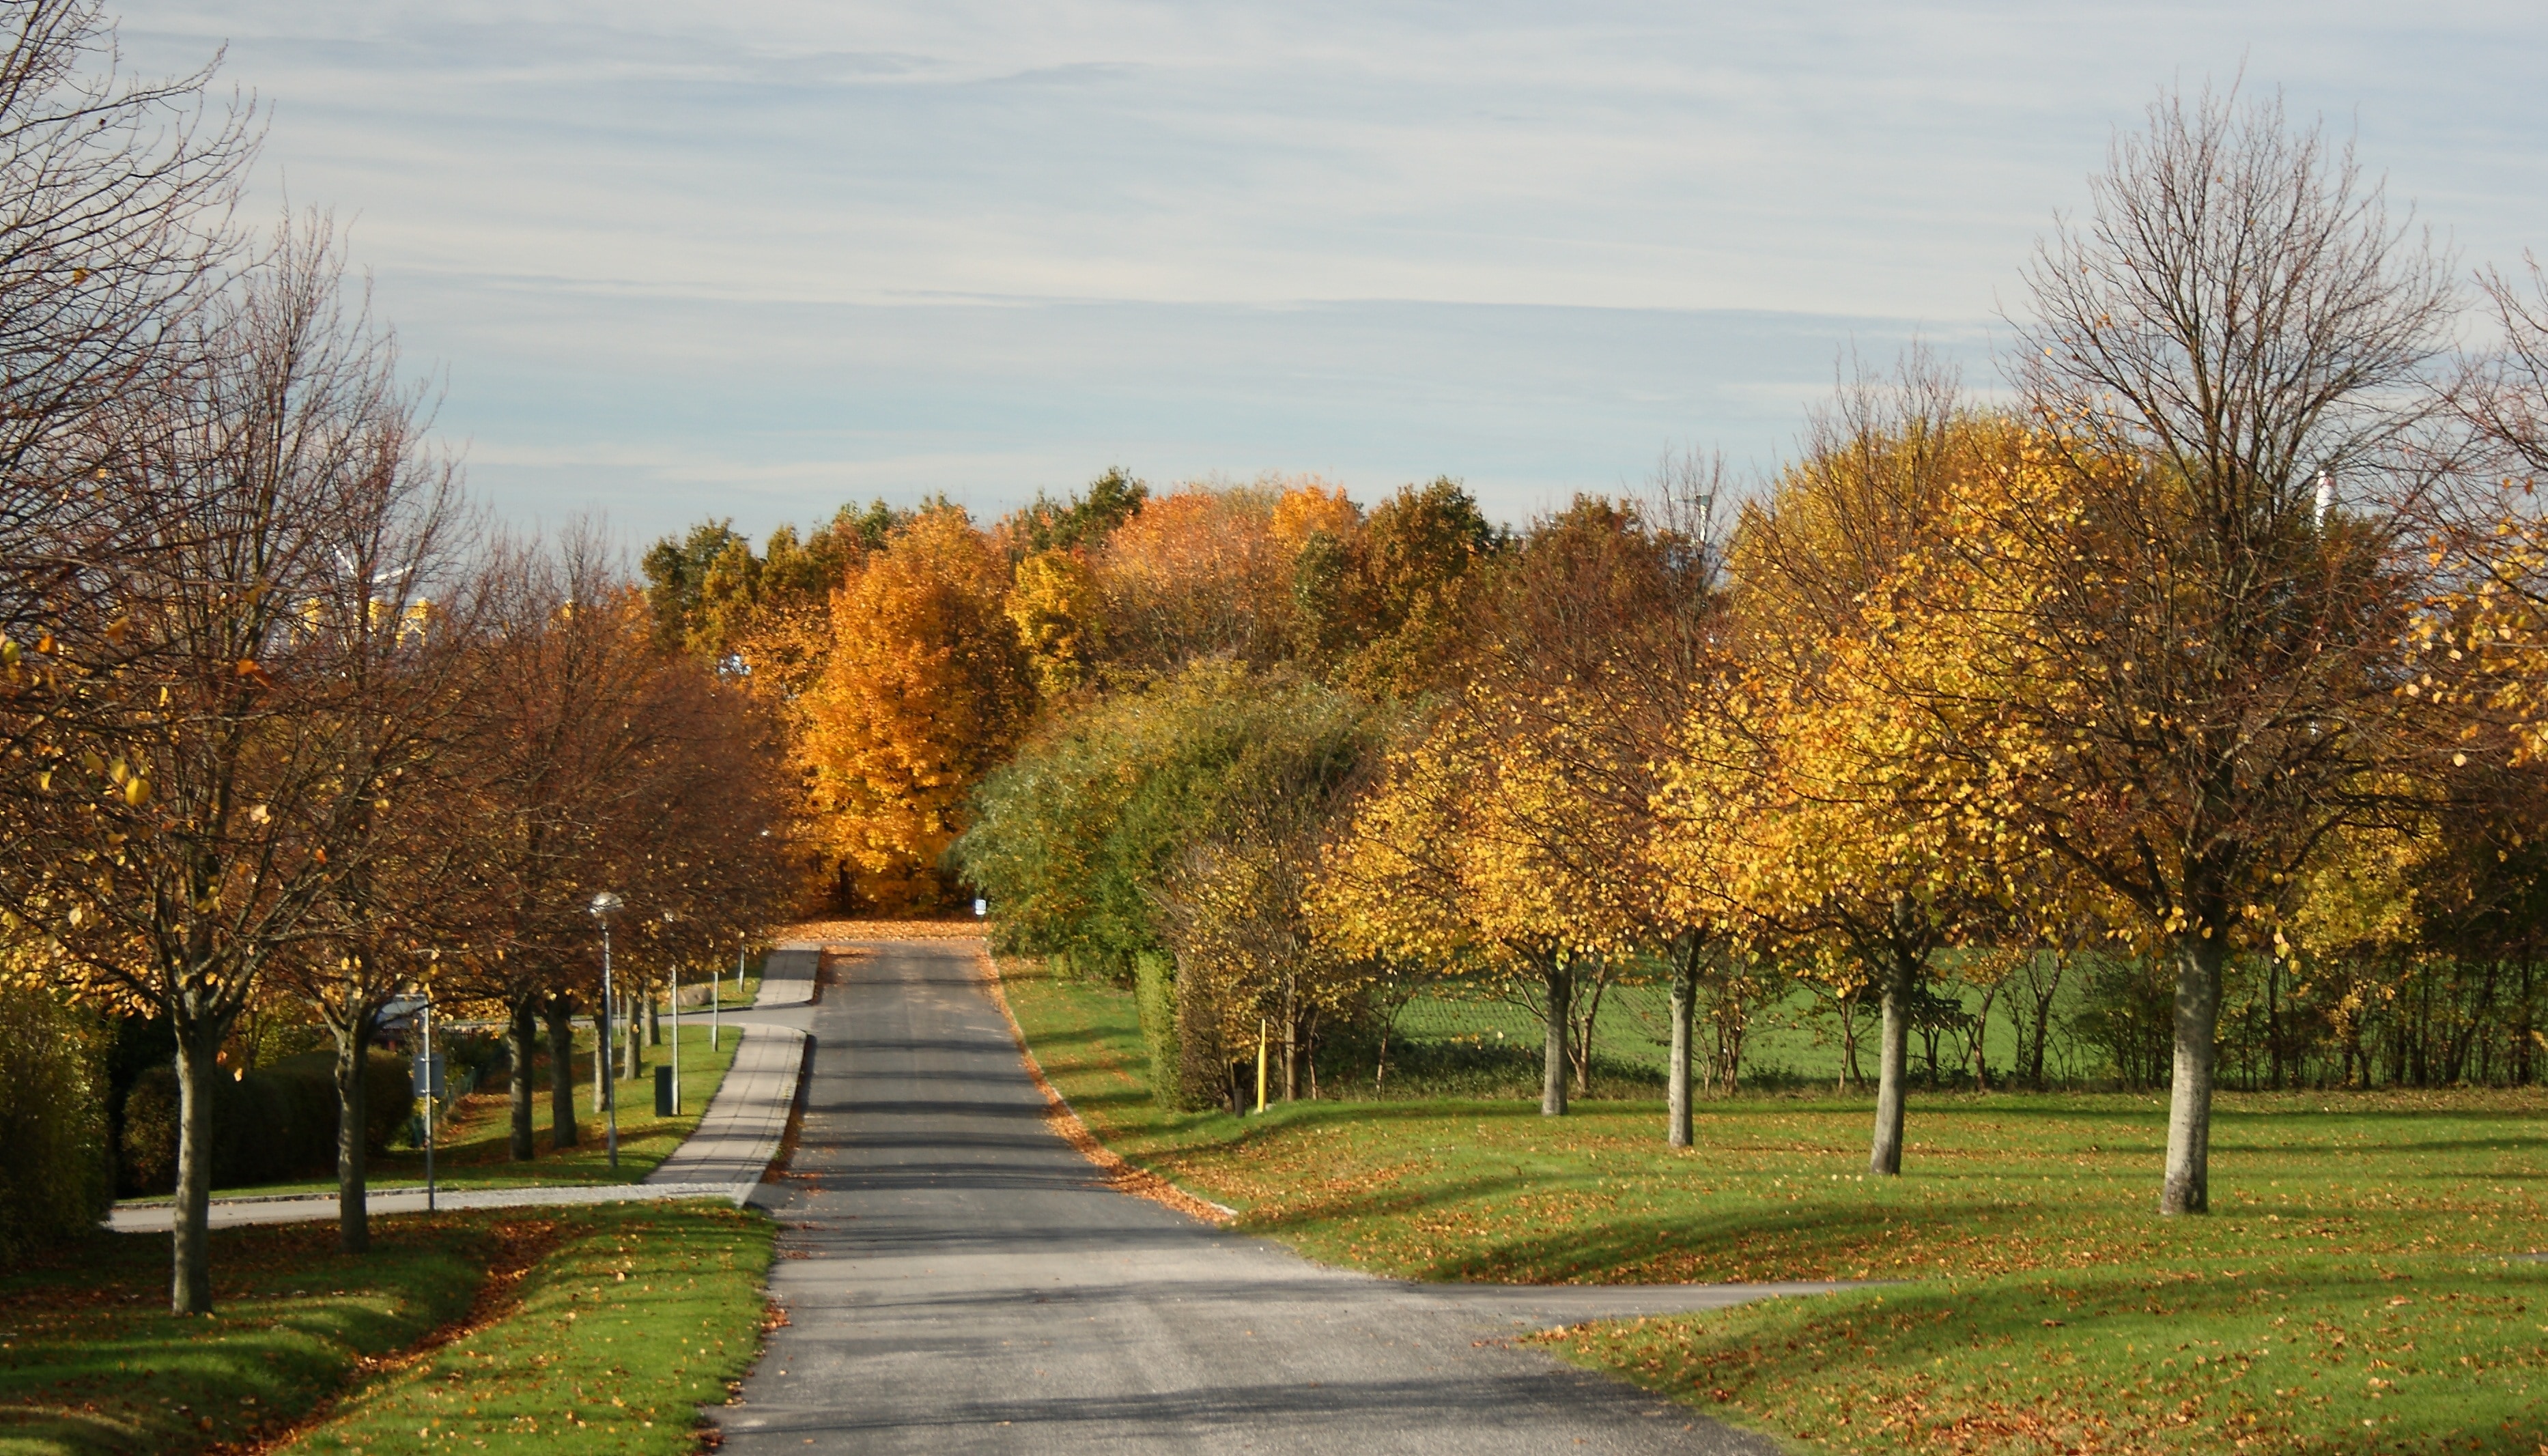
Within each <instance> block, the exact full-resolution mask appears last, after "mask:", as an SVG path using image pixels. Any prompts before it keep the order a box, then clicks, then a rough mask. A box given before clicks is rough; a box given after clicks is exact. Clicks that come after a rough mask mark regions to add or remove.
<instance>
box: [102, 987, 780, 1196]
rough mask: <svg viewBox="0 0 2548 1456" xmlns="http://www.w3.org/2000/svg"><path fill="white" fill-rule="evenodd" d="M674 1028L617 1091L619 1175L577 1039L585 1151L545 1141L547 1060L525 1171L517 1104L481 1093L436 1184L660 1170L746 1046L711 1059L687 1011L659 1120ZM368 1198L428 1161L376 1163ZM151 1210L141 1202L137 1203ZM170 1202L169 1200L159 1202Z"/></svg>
mask: <svg viewBox="0 0 2548 1456" xmlns="http://www.w3.org/2000/svg"><path fill="white" fill-rule="evenodd" d="M671 1039H672V1031H671V1025H670V1023H667V1024H666V1028H665V1044H664V1045H663V1046H661V1047H647V1048H646V1064H645V1067H644V1069H643V1073H642V1075H640V1076H638V1077H635V1078H631V1079H627V1080H623V1081H621V1082H619V1083H618V1084H617V1087H616V1097H617V1101H618V1104H619V1166H618V1168H617V1169H615V1170H614V1169H613V1168H612V1167H611V1166H610V1162H609V1158H608V1156H607V1154H606V1151H605V1149H604V1146H603V1138H602V1119H601V1115H600V1113H599V1112H598V1111H597V1110H596V1108H595V1104H594V1099H593V1096H592V1035H591V1034H590V1033H585V1034H582V1035H581V1036H579V1038H578V1040H577V1043H576V1054H575V1065H576V1070H577V1076H576V1079H575V1109H576V1127H577V1136H578V1138H579V1139H580V1140H579V1141H578V1143H577V1144H576V1145H574V1146H572V1147H567V1148H563V1149H561V1148H559V1147H557V1146H555V1145H554V1144H553V1143H552V1142H551V1140H550V1138H549V1091H548V1078H547V1066H548V1063H547V1062H546V1060H545V1059H544V1060H542V1062H541V1063H540V1067H541V1071H540V1075H539V1076H538V1078H537V1081H536V1091H535V1092H534V1093H533V1096H532V1099H531V1110H532V1120H533V1128H534V1134H533V1140H532V1150H533V1156H532V1158H531V1160H530V1161H528V1162H515V1161H513V1160H512V1158H511V1156H510V1130H511V1127H512V1103H511V1100H510V1095H509V1093H508V1092H507V1090H506V1086H505V1084H504V1083H503V1082H502V1081H501V1080H499V1081H498V1082H497V1083H496V1084H495V1085H493V1086H489V1087H482V1088H480V1089H478V1090H477V1091H474V1092H472V1093H470V1094H469V1095H468V1096H467V1097H464V1098H462V1099H460V1101H459V1103H458V1104H456V1105H455V1107H454V1108H453V1109H452V1111H451V1115H450V1116H449V1117H448V1119H447V1120H446V1121H444V1122H442V1123H441V1124H439V1125H437V1126H436V1128H435V1130H434V1137H435V1139H436V1146H435V1148H434V1153H433V1167H434V1180H435V1182H436V1184H437V1185H438V1186H440V1187H443V1188H455V1189H457V1188H522V1187H548V1186H557V1185H563V1184H576V1183H637V1182H642V1181H644V1179H645V1177H646V1175H647V1174H649V1173H651V1172H653V1171H655V1168H656V1166H657V1165H658V1164H660V1163H661V1162H663V1160H664V1159H665V1158H667V1157H670V1156H671V1155H672V1153H673V1149H674V1148H677V1147H679V1146H681V1145H682V1139H683V1138H687V1137H689V1136H690V1132H691V1130H692V1129H694V1128H696V1127H697V1126H698V1123H699V1114H700V1112H701V1111H702V1110H703V1109H705V1108H706V1106H707V1104H708V1099H709V1098H711V1097H714V1096H715V1095H716V1091H717V1088H718V1087H719V1086H721V1085H722V1084H723V1083H724V1080H725V1073H726V1068H727V1067H729V1066H732V1065H733V1064H734V1051H735V1045H736V1043H737V1042H738V1041H740V1040H741V1037H740V1034H739V1031H738V1029H737V1028H733V1027H727V1028H725V1029H724V1035H723V1038H722V1040H721V1042H720V1045H719V1047H718V1049H717V1050H715V1051H713V1052H711V1051H710V1050H709V1049H708V1029H707V1027H706V1026H705V1025H704V1024H695V1025H694V1024H693V1022H692V1018H691V1016H690V1014H689V1013H688V1012H687V1011H684V1012H683V1016H682V1106H683V1115H682V1116H680V1117H676V1118H659V1117H657V1116H655V1080H654V1078H655V1071H654V1069H655V1067H656V1066H657V1065H658V1064H659V1063H661V1062H662V1061H663V1060H664V1058H665V1056H666V1055H667V1054H669V1053H670V1052H671V1051H672V1049H673V1047H672V1040H671ZM365 1174H366V1177H367V1179H368V1181H369V1184H370V1186H371V1188H372V1189H373V1190H374V1191H376V1192H377V1191H379V1190H382V1189H387V1188H405V1187H415V1188H421V1187H423V1186H424V1151H423V1149H421V1148H414V1147H392V1148H389V1149H388V1150H386V1151H383V1152H378V1153H374V1154H373V1155H372V1156H371V1158H370V1160H369V1163H368V1165H367V1167H366V1169H365ZM335 1187H336V1180H335V1179H334V1178H332V1177H330V1178H298V1179H292V1180H288V1181H285V1182H280V1183H262V1184H252V1185H245V1186H240V1187H226V1188H221V1189H217V1190H215V1196H217V1197H221V1198H241V1197H253V1196H255V1195H258V1194H286V1193H332V1192H334V1191H335ZM150 1201H151V1200H135V1202H137V1203H143V1202H150ZM160 1201H162V1202H164V1201H165V1200H160Z"/></svg>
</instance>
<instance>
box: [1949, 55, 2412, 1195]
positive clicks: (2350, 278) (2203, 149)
mask: <svg viewBox="0 0 2548 1456" xmlns="http://www.w3.org/2000/svg"><path fill="white" fill-rule="evenodd" d="M2091 191H2092V196H2093V199H2094V206H2093V210H2092V213H2091V215H2090V217H2089V218H2088V219H2087V220H2085V221H2084V222H2081V223H2078V224H2068V223H2065V224H2062V225H2060V226H2059V227H2057V228H2056V229H2055V230H2054V232H2053V233H2052V235H2051V236H2050V237H2048V238H2047V240H2046V241H2045V242H2044V243H2043V245H2042V246H2041V247H2040V249H2039V251H2038V253H2037V256H2036V258H2035V261H2034V263H2033V265H2032V267H2031V268H2030V270H2029V274H2028V283H2029V292H2030V302H2031V306H2032V310H2033V316H2032V318H2027V319H2024V320H2019V321H2017V322H2016V323H2015V327H2016V328H2017V332H2018V337H2019V339H2020V340H2021V344H2022V347H2021V349H2020V351H2019V354H2018V356H2017V357H2016V359H2015V361H2014V363H2013V368H2012V373H2013V375H2014V377H2015V383H2016V384H2017V385H2018V387H2019V388H2020V389H2021V390H2022V391H2023V393H2024V397H2025V400H2026V403H2027V408H2028V409H2030V410H2031V411H2032V414H2033V416H2034V418H2035V420H2036V422H2037V423H2038V424H2039V425H2040V427H2041V429H2042V431H2043V434H2044V436H2045V437H2046V439H2047V440H2048V441H2049V442H2051V445H2052V447H2053V453H2054V454H2055V456H2056V457H2057V458H2056V459H2055V460H2054V461H2053V463H2052V464H2053V468H2054V470H2055V472H2056V473H2057V475H2058V476H2059V477H2060V481H2061V484H2060V486H2059V488H2058V489H2056V490H2053V491H2051V492H2049V493H2047V494H2042V495H2037V496H2033V497H2020V498H2018V499H2015V500H2012V501H2011V502H2010V503H2008V504H2007V506H2006V508H2005V509H2004V510H2003V512H2002V514H2001V518H2000V519H1998V520H1997V521H1995V522H1994V523H1993V525H1994V529H1993V530H1991V531H1981V532H1975V533H1973V535H1972V537H1971V539H1970V541H1969V542H1968V549H1970V550H1971V551H1973V552H1974V553H1975V561H1974V563H1973V564H1974V566H1975V569H1976V574H1977V576H1979V577H1981V578H1982V579H1985V580H2031V581H2032V582H2033V583H2034V586H2033V592H2034V594H2033V596H2032V598H2031V600H2030V601H2029V603H2028V604H2027V606H2026V607H2025V609H2024V610H2023V611H2021V612H2018V613H2016V614H2014V615H2010V616H2002V617H1995V618H1989V619H1987V620H1985V619H1983V618H1977V619H1976V630H1977V631H1985V632H1990V633H1998V634H2004V635H2001V636H2000V637H1999V639H1998V640H1997V641H1995V642H1994V643H1993V645H1992V647H1991V649H1990V652H1989V656H1990V657H1991V658H1992V660H1994V661H1996V662H1999V663H2002V664H2006V665H2009V666H2010V670H2011V671H2012V673H2013V674H2014V677H2013V679H2012V682H2013V683H2014V686H2013V689H2012V691H2011V693H2010V695H2009V699H2008V702H2007V703H2006V704H2004V705H2002V709H2001V710H2002V711H2004V712H2006V713H2007V714H2008V715H2010V717H2011V719H2012V721H2015V722H2018V723H2021V724H2023V725H2024V726H2025V727H2026V728H2027V729H2028V731H2030V732H2032V733H2033V734H2034V736H2035V739H2036V741H2037V742H2038V743H2039V744H2041V745H2043V746H2044V747H2045V749H2046V751H2047V754H2048V755H2049V756H2050V759H2049V765H2050V766H2049V767H2048V768H2047V769H2046V770H2045V771H2044V772H2042V773H2039V774H2033V775H2032V776H2030V777H2028V778H2027V779H2026V780H2025V782H2024V783H2022V784H2021V785H2020V787H2019V790H2018V796H2019V798H2020V799H2021V801H2022V803H2021V808H2022V812H2023V814H2024V816H2025V817H2026V818H2027V819H2028V820H2029V821H2030V822H2031V827H2032V829H2033V831H2034V833H2036V834H2037V835H2038V836H2040V837H2041V840H2042V842H2044V843H2046V844H2047V845H2049V846H2051V847H2053V848H2054V849H2055V850H2056V851H2057V852H2059V853H2060V854H2062V855H2063V856H2066V857H2068V858H2069V859H2070V860H2071V861H2072V862H2073V863H2075V864H2076V865H2079V866H2080V867H2081V868H2082V869H2084V870H2085V871H2087V872H2088V873H2089V874H2090V875H2092V876H2093V877H2094V878H2095V879H2096V880H2097V881H2099V882H2100V883H2101V884H2102V885H2103V886H2104V887H2105V888H2106V889H2107V890H2109V891H2111V892H2112V893H2113V894H2114V895H2116V896H2117V897H2119V898H2121V899H2123V900H2124V901H2126V902H2128V903H2129V904H2130V905H2132V906H2133V907H2134V909H2135V911H2136V912H2137V914H2138V919H2139V921H2140V923H2141V928H2142V930H2143V931H2144V932H2145V933H2146V934H2147V935H2149V936H2151V937H2152V938H2154V939H2156V940H2158V941H2161V942H2164V944H2165V945H2166V946H2167V947H2168V948H2169V950H2170V952H2171V954H2172V958H2173V959H2174V961H2175V967H2176V995H2175V1014H2174V1019H2175V1032H2174V1038H2175V1051H2174V1074H2173V1078H2172V1081H2171V1084H2170V1106H2169V1115H2168V1141H2167V1155H2166V1168H2165V1174H2164V1181H2163V1184H2162V1188H2161V1193H2160V1198H2159V1208H2160V1211H2161V1212H2163V1213H2168V1214H2183V1213H2201V1212H2204V1211H2206V1210H2207V1209H2208V1208H2209V1206H2210V1196H2211V1195H2210V1183H2209V1174H2208V1149H2209V1146H2210V1138H2211V1107H2212V1090H2213V1058H2214V1046H2215V1029H2216V1023H2217V1021H2218V1017H2219V1010H2220V997H2221V972H2222V966H2223V964H2224V962H2225V960H2226V958H2227V957H2228V956H2229V953H2230V950H2231V947H2232V945H2233V944H2234V943H2236V941H2237V940H2238V939H2239V938H2240V937H2242V936H2245V935H2252V934H2261V933H2262V932H2264V931H2266V930H2269V929H2270V926H2269V925H2266V924H2260V923H2259V917H2260V914H2261V915H2263V916H2266V917H2270V914H2271V913H2272V907H2273V906H2275V905H2277V904H2279V903H2282V902H2283V901H2284V899H2285V897H2286V895H2287V893H2288V892H2287V889H2286V888H2284V887H2285V886H2288V885H2289V884H2290V882H2291V881H2292V879H2293V877H2294V876H2295V875H2296V873H2297V871H2298V870H2300V868H2301V867H2302V866H2303V865H2304V864H2305V863H2306V862H2308V861H2309V860H2310V859H2311V857H2312V856H2313V855H2314V854H2315V853H2316V852H2317V849H2318V847H2319V845H2320V842H2321V840H2322V839H2323V838H2324V837H2325V836H2326V835H2327V834H2328V833H2329V832H2330V831H2331V830H2332V829H2333V828H2334V827H2336V826H2338V825H2340V824H2343V823H2346V822H2358V821H2359V820H2360V819H2361V818H2362V816H2364V815H2366V814H2370V813H2374V812H2377V805H2376V804H2375V803H2374V802H2373V801H2372V798H2371V796H2370V795H2369V794H2368V792H2367V788H2368V786H2369V785H2371V784H2373V783H2374V782H2376V781H2377V780H2378V778H2379V775H2380V774H2382V772H2383V771H2384V770H2387V769H2391V768H2395V767H2398V766H2399V765H2400V764H2401V763H2402V756H2405V758H2408V759H2412V756H2413V754H2414V753H2415V752H2416V750H2415V747H2414V744H2413V741H2412V739H2413V735H2412V732H2411V731H2409V729H2410V725H2409V724H2407V723H2406V722H2404V721H2403V717H2402V715H2403V714H2404V713H2405V711H2406V699H2405V698H2404V697H2402V696H2401V695H2400V694H2399V693H2398V692H2397V690H2396V689H2397V688H2398V687H2399V686H2400V685H2401V684H2400V681H2399V674H2398V672H2397V671H2396V668H2395V662H2396V653H2397V651H2398V647H2399V644H2400V643H2401V642H2402V641H2403V640H2404V639H2405V637H2406V635H2407V629H2408V626H2409V620H2408V619H2409V614H2410V613H2411V611H2412V607H2413V604H2414V602H2415V599H2416V590H2417V584H2416V581H2415V579H2414V576H2413V569H2412V565H2411V563H2410V562H2409V561H2408V560H2407V549H2406V548H2407V544H2408V543H2406V542H2404V541H2403V540H2402V531H2403V528H2404V525H2405V522H2406V521H2407V520H2408V518H2409V517H2408V514H2407V511H2408V510H2409V509H2410V507H2411V506H2412V504H2413V503H2414V501H2415V499H2416V498H2417V497H2418V496H2419V495H2420V494H2421V493H2422V492H2423V491H2424V489H2425V488H2426V487H2427V486H2428V485H2429V483H2430V482H2431V480H2432V479H2433V478H2434V474H2435V473H2436V472H2437V471H2439V470H2441V469H2443V468H2445V467H2446V465H2447V461H2446V460H2445V459H2444V458H2442V457H2438V456H2436V455H2434V454H2433V453H2432V452H2431V450H2430V448H2429V446H2430V444H2431V442H2430V441H2428V440H2424V439H2421V438H2419V435H2420V433H2421V432H2422V431H2423V430H2424V428H2425V426H2427V425H2428V424H2429V423H2430V422H2432V421H2433V420H2434V419H2435V418H2436V417H2437V415H2438V412H2439V405H2440V398H2439V395H2438V393H2437V392H2436V391H2435V389H2434V388H2433V386H2434V384H2435V383H2436V380H2435V377H2434V376H2435V372H2436V371H2435V365H2436V362H2437V360H2439V359H2440V357H2441V356H2442V352H2443V350H2444V349H2445V347H2446V345H2447V333H2448V330H2449V328H2450V326H2451V323H2452V319H2453V317H2454V309H2455V305H2456V300H2455V295H2454V290H2453V288H2452V285H2451V283H2450V279H2449V267H2448V264H2447V261H2446V260H2445V259H2443V258H2441V257H2439V256H2437V255H2436V253H2435V252H2434V251H2433V250H2432V248H2431V247H2430V246H2429V245H2428V244H2427V243H2426V242H2424V241H2423V240H2422V239H2421V238H2420V237H2419V236H2418V235H2416V234H2414V233H2412V231H2411V229H2410V228H2409V227H2408V226H2407V225H2404V224H2398V225H2393V224H2392V223H2391V221H2390V219H2389V216H2388V213H2387V210H2386V208H2385V206H2384V204H2383V201H2382V197H2381V189H2380V188H2379V187H2378V186H2377V185H2376V184H2368V183H2366V182H2365V180H2364V179H2363V177H2362V176H2361V173H2360V171H2359V169H2358V167H2357V165H2356V163H2355V162H2354V159H2353V156H2352V152H2351V149H2350V147H2349V146H2337V145H2334V144H2332V143H2330V142H2329V140H2328V139H2327V137H2326V136H2325V134H2324V132H2323V129H2322V128H2320V127H2316V126H2312V127H2308V128H2301V129H2295V128H2293V127H2291V126H2289V125H2287V123H2286V120H2285V117H2284V114H2283V110H2282V106H2281V104H2280V102H2279V101H2278V100H2257V101H2248V102H2243V103H2242V102H2240V101H2239V100H2238V99H2237V98H2236V97H2234V96H2221V95H2216V94H2214V93H2212V92H2210V91H2208V90H2207V91H2205V92H2204V93H2203V94H2201V95H2200V96H2195V97H2188V96H2186V95H2184V94H2182V93H2179V92H2174V91H2170V92H2167V93H2164V94H2162V95H2161V97H2160V98H2159V99H2158V101H2157V102H2155V103H2154V104H2153V105H2152V106H2151V108H2150V110H2149V121H2148V129H2147V131H2146V132H2144V133H2142V134H2139V135H2136V136H2128V137H2121V138H2119V139H2118V140H2117V141H2116V142H2115V143H2114V146H2113V149H2112V152H2111V154H2110V155H2109V158H2108V162H2107V166H2106V169H2105V171H2104V172H2103V173H2102V174H2101V175H2100V176H2098V177H2097V178H2096V179H2094V180H2093V182H2092V184H2091ZM2321 473H2326V474H2327V475H2328V477H2329V478H2330V479H2331V481H2332V482H2333V483H2337V484H2339V485H2340V491H2338V492H2337V493H2335V495H2334V497H2333V499H2330V500H2325V501H2324V502H2323V503H2322V502H2321V495H2322V493H2321V489H2320V479H2321Z"/></svg>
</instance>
